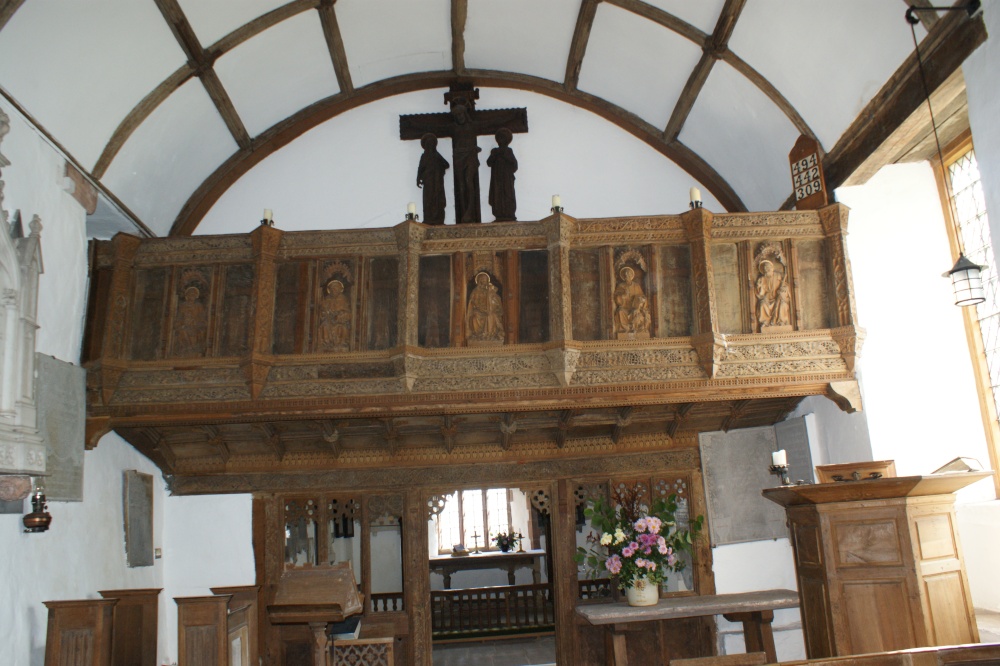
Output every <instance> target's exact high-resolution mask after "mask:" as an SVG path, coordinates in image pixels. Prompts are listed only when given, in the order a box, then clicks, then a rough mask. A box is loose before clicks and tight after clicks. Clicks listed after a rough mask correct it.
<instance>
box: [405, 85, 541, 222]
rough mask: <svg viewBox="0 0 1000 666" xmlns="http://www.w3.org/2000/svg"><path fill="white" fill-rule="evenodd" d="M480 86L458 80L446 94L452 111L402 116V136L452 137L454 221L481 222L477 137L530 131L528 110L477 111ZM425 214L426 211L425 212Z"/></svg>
mask: <svg viewBox="0 0 1000 666" xmlns="http://www.w3.org/2000/svg"><path fill="white" fill-rule="evenodd" d="M477 99H479V89H478V88H475V87H473V85H472V84H471V83H468V82H456V83H453V84H452V85H451V88H450V89H449V90H448V92H446V93H445V94H444V103H445V104H447V105H448V106H449V107H450V109H451V111H450V112H449V113H421V114H410V115H405V116H400V117H399V138H400V139H403V140H419V139H422V138H423V137H424V135H425V134H428V133H430V134H433V135H434V136H436V137H438V138H442V137H449V138H450V139H451V150H452V158H451V164H452V176H453V178H454V182H455V221H456V222H457V223H469V222H482V213H481V212H480V207H479V153H480V151H481V150H482V149H481V148H479V146H478V145H477V144H476V137H478V136H485V135H492V134H496V132H497V131H498V130H500V129H501V128H506V129H507V130H510V132H511V133H518V134H519V133H523V132H527V131H528V110H527V109H523V108H522V109H489V110H486V111H477V110H476V100H477ZM425 216H426V212H425Z"/></svg>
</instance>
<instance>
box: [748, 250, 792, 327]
mask: <svg viewBox="0 0 1000 666" xmlns="http://www.w3.org/2000/svg"><path fill="white" fill-rule="evenodd" d="M757 270H758V271H759V272H760V276H759V277H758V278H757V281H756V283H754V291H755V293H756V296H757V311H756V315H757V324H758V326H760V330H761V331H764V330H765V329H768V328H771V329H773V328H774V327H776V326H782V327H786V326H787V327H789V330H790V328H791V323H792V321H791V317H790V309H791V308H790V304H791V294H790V293H789V291H788V283H787V281H786V280H785V275H784V272H782V273H778V272H776V271H775V270H774V262H773V261H770V260H769V259H762V260H761V261H760V262H759V263H758V264H757Z"/></svg>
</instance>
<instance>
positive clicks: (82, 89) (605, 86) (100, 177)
mask: <svg viewBox="0 0 1000 666" xmlns="http://www.w3.org/2000/svg"><path fill="white" fill-rule="evenodd" d="M913 2H914V4H920V5H928V4H929V2H927V1H926V0H913ZM905 9H906V4H905V3H904V2H903V1H902V0H837V1H836V2H829V0H292V1H287V0H285V1H283V0H238V1H237V0H88V1H87V2H80V1H77V0H0V88H2V93H3V95H4V97H6V99H7V101H8V102H10V103H13V104H15V105H16V106H17V107H18V108H19V109H20V110H21V111H22V112H24V113H26V114H27V115H29V116H30V117H31V118H32V119H33V120H34V121H35V122H36V124H37V125H38V126H39V127H40V128H42V130H43V131H44V132H46V133H47V134H48V135H49V136H50V137H51V139H52V140H53V141H54V142H56V143H57V144H58V145H59V146H60V147H61V148H62V149H63V150H64V151H65V152H66V154H67V155H68V157H69V158H70V159H71V160H72V161H74V162H75V163H76V164H77V165H78V166H79V167H80V168H81V170H83V171H84V172H85V173H86V175H88V176H89V177H90V178H91V179H92V180H93V181H94V182H95V183H96V184H98V186H99V187H100V188H101V189H102V190H103V191H104V192H105V193H106V194H107V195H108V196H109V197H111V198H113V199H116V200H117V201H118V202H120V204H121V207H122V208H123V209H125V210H128V211H129V212H130V213H131V214H132V215H134V216H135V217H136V218H137V219H138V221H139V222H141V223H142V224H145V225H146V226H148V227H149V228H150V229H151V230H152V232H153V233H156V234H166V233H171V232H172V233H191V232H192V231H193V230H194V229H195V228H196V227H197V225H198V222H199V221H200V220H201V219H202V217H203V216H204V215H205V214H206V212H207V211H208V210H209V209H210V208H211V206H212V204H213V203H214V202H215V201H217V200H218V199H219V197H221V196H222V195H223V194H224V193H225V191H226V190H227V188H229V187H230V186H231V185H232V184H233V183H234V182H235V181H236V180H237V179H238V178H239V177H240V176H241V175H242V174H245V173H247V171H249V169H250V168H252V167H253V166H254V165H256V164H258V163H259V162H260V161H261V160H263V159H266V158H267V156H268V155H271V154H273V153H274V151H275V150H277V149H279V148H281V147H283V146H285V145H287V144H288V143H289V142H291V141H292V140H294V139H295V138H296V137H298V136H301V135H303V134H304V133H305V132H307V131H308V130H310V129H312V128H314V127H316V126H317V125H319V124H320V123H323V122H327V121H330V122H336V121H337V118H338V117H339V116H340V115H341V114H342V113H343V112H345V111H347V110H349V109H353V108H356V107H358V106H361V105H364V104H367V103H370V102H373V101H376V100H379V99H382V98H385V97H390V96H394V95H398V94H401V93H405V92H409V91H413V90H421V89H435V90H443V89H445V88H446V87H447V86H448V84H449V83H450V82H451V81H453V80H455V79H456V78H462V79H465V80H471V81H473V82H475V83H476V85H478V86H480V87H483V88H489V87H494V88H521V89H524V90H528V91H531V92H535V93H540V94H543V95H549V96H551V97H553V98H556V99H558V100H561V101H562V102H567V103H570V104H574V105H577V106H580V107H582V108H584V109H587V110H588V111H591V112H593V113H596V114H598V115H599V116H601V117H603V118H604V119H606V120H608V121H610V122H613V123H615V124H616V125H618V126H620V127H622V128H623V129H625V130H626V131H628V132H630V133H632V134H633V135H635V136H636V137H638V138H640V139H641V140H643V141H645V142H646V143H647V144H648V145H650V146H651V147H653V148H654V149H655V150H657V151H659V152H660V153H662V154H663V155H664V156H665V157H666V158H668V159H670V160H672V161H674V162H675V163H676V164H677V165H678V166H680V167H681V168H682V169H684V170H686V171H687V172H688V173H689V174H690V175H691V177H692V180H693V181H695V182H698V183H700V184H702V186H704V187H706V188H708V189H709V190H710V191H711V193H712V195H713V196H714V198H715V199H717V200H718V201H719V202H720V203H721V204H722V205H723V206H725V207H726V208H727V209H729V210H743V209H753V210H762V209H772V208H777V207H780V206H781V205H783V204H786V202H787V200H788V197H789V194H790V191H791V187H790V180H789V177H788V175H787V153H788V150H789V149H790V148H791V145H792V144H793V143H794V141H795V139H796V138H797V137H798V135H799V134H805V135H808V136H812V137H813V138H816V139H817V140H818V141H819V142H820V145H821V148H822V150H823V151H824V152H826V153H827V154H828V157H830V158H831V164H832V167H829V168H832V169H833V171H835V172H837V173H835V177H834V181H835V182H834V184H837V183H839V182H843V181H844V180H845V179H846V178H848V177H849V176H850V173H851V171H853V170H854V169H855V168H857V166H858V165H859V163H860V162H859V160H863V159H864V158H865V157H867V155H868V153H870V152H871V151H872V150H874V149H875V148H876V147H877V143H876V144H875V145H868V146H867V147H866V148H865V149H864V150H865V151H867V152H863V153H862V152H859V149H858V148H857V146H856V145H855V144H856V143H857V142H856V141H854V142H852V133H854V134H859V133H863V132H864V131H865V123H866V119H868V118H870V116H871V115H872V113H873V110H872V106H874V105H877V104H879V103H881V102H883V101H884V100H883V97H884V92H885V90H886V89H888V88H890V87H891V84H892V82H893V80H894V73H897V76H896V77H895V78H896V79H898V78H899V72H903V73H904V74H905V73H906V72H907V70H906V67H908V66H911V65H912V62H911V61H912V56H911V51H912V44H911V42H910V36H909V30H908V28H907V26H906V24H905V22H904V21H903V13H904V11H905ZM958 14H962V13H961V12H950V13H948V14H947V15H946V14H942V15H941V16H940V17H939V16H937V15H932V14H930V13H928V14H926V15H924V26H923V28H921V30H920V35H921V37H924V36H925V35H926V36H927V37H928V39H925V41H924V43H925V44H930V46H934V44H933V43H936V42H941V43H945V42H947V41H948V40H949V39H951V38H953V37H954V36H955V35H963V34H965V33H961V32H960V30H961V28H959V27H956V26H960V25H962V24H961V22H962V21H966V22H970V21H971V20H970V19H969V18H968V17H967V16H964V15H963V16H958ZM924 28H926V29H927V30H928V32H924ZM977 34H978V33H977ZM930 38H936V42H935V39H930ZM977 38H979V39H980V41H981V39H985V33H983V34H982V36H981V37H977ZM967 41H968V40H967ZM932 42H933V43H932ZM969 48H970V50H971V48H973V47H969ZM959 62H960V60H959ZM908 63H910V64H909V65H908ZM942 67H947V65H942ZM954 67H955V65H954V64H952V65H950V69H948V70H947V71H944V75H947V73H950V71H951V70H953V69H954ZM911 69H912V67H911ZM880 90H881V91H883V93H882V94H881V95H882V96H880ZM911 97H912V95H911ZM873 100H876V101H875V102H873ZM866 106H867V108H866ZM429 110H436V109H429ZM414 111H416V112H419V110H414ZM911 111H912V109H911ZM908 113H909V112H907V113H905V114H903V113H901V112H900V113H897V114H896V115H897V116H900V117H898V118H896V120H895V123H896V124H897V125H898V124H899V123H900V122H902V119H903V117H905V115H908ZM891 129H892V128H889V131H891ZM880 131H881V130H880ZM887 136H888V135H887V134H886V133H884V132H883V133H882V134H879V133H878V132H874V133H872V134H870V135H868V136H867V138H866V140H867V141H868V142H869V143H871V142H872V141H877V142H878V143H881V142H882V141H884V140H885V139H886V138H887ZM348 158H349V156H345V159H348ZM838 169H839V172H838V171H837V170H838Z"/></svg>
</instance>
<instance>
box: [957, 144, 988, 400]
mask: <svg viewBox="0 0 1000 666" xmlns="http://www.w3.org/2000/svg"><path fill="white" fill-rule="evenodd" d="M948 184H949V186H950V190H951V200H952V206H953V208H952V214H953V215H954V218H955V226H956V228H957V230H958V233H959V235H960V237H961V241H962V245H963V247H964V248H965V256H967V257H968V258H969V259H971V260H972V261H973V262H975V263H977V264H979V265H981V266H985V268H984V269H983V271H982V274H981V275H982V279H983V291H984V293H985V295H986V301H985V302H984V303H980V304H979V305H977V306H976V319H977V320H978V321H979V328H980V331H981V332H982V336H983V352H984V353H985V355H986V365H987V367H988V368H989V375H990V376H989V382H990V388H991V389H992V391H993V400H994V404H996V405H997V406H998V407H1000V402H998V398H1000V390H998V389H1000V294H998V291H997V286H998V280H1000V275H998V274H997V267H996V261H995V260H994V254H993V242H992V239H991V237H990V222H989V218H988V217H987V215H986V200H985V198H984V197H983V184H982V180H981V179H980V177H979V165H978V163H977V162H976V152H975V150H969V151H968V152H966V153H965V154H963V155H962V156H961V157H959V158H958V159H957V160H955V161H954V162H952V163H951V165H950V166H949V167H948ZM998 411H1000V410H998Z"/></svg>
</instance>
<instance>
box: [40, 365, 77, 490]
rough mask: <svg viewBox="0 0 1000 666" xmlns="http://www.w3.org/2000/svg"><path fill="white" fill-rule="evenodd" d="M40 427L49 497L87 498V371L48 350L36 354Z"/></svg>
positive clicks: (46, 486) (45, 480) (45, 482)
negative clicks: (85, 477) (85, 480)
mask: <svg viewBox="0 0 1000 666" xmlns="http://www.w3.org/2000/svg"><path fill="white" fill-rule="evenodd" d="M35 367H37V368H38V380H37V383H36V385H35V386H36V391H37V393H36V396H35V397H36V400H37V403H38V431H39V434H40V435H41V437H42V441H43V442H44V443H45V449H46V461H45V468H46V470H47V471H48V473H49V475H48V476H47V477H45V479H44V484H45V495H46V496H47V497H48V499H49V501H50V502H51V501H62V502H82V501H83V451H84V448H85V440H86V431H85V424H86V420H85V419H86V409H87V405H86V392H85V390H86V371H85V370H84V369H83V368H81V367H79V366H76V365H73V364H72V363H66V362H65V361H60V360H59V359H57V358H54V357H52V356H48V355H47V354H36V355H35Z"/></svg>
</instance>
